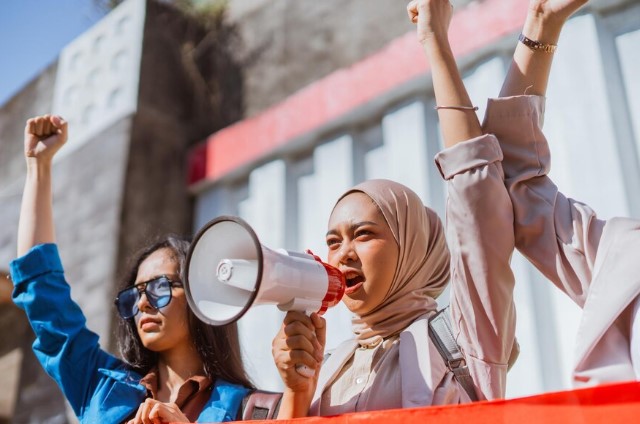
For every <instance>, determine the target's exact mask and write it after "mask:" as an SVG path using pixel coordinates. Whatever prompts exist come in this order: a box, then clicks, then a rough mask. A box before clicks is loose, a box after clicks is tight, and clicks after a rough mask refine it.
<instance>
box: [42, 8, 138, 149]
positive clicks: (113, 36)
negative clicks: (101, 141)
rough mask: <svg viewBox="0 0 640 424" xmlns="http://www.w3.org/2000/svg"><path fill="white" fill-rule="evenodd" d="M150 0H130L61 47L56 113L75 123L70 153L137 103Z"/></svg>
mask: <svg viewBox="0 0 640 424" xmlns="http://www.w3.org/2000/svg"><path fill="white" fill-rule="evenodd" d="M145 7H146V2H145V0H127V1H125V2H124V3H122V4H121V5H119V6H118V7H117V8H115V9H114V10H113V11H112V12H111V13H109V14H108V15H107V16H105V17H104V18H103V19H102V20H100V21H99V22H98V23H97V24H96V25H94V26H93V27H92V28H91V29H89V30H88V31H86V32H85V33H83V34H82V35H81V36H79V37H78V38H76V39H75V40H74V41H72V42H71V43H69V44H68V45H67V46H66V47H65V48H64V49H63V50H62V52H61V53H60V59H59V61H58V74H57V77H56V84H55V89H54V98H53V110H52V111H53V113H55V114H59V115H61V116H63V117H64V118H65V119H66V120H67V121H68V122H69V126H70V128H71V129H72V130H71V131H70V132H69V141H68V143H67V146H66V147H65V148H64V149H63V150H62V151H61V152H60V154H59V155H57V156H56V159H57V160H59V158H60V157H62V156H64V155H67V154H69V153H71V152H72V151H73V150H74V149H76V148H77V147H79V146H80V145H82V143H84V142H86V141H88V140H90V139H91V137H92V136H94V135H95V134H96V133H98V132H100V131H101V130H103V129H104V128H106V127H107V126H109V125H111V124H113V123H114V122H115V121H117V120H118V119H120V118H123V117H124V116H127V115H130V114H133V113H134V112H135V111H136V108H137V104H138V82H139V77H140V60H141V55H142V35H143V30H144V18H145Z"/></svg>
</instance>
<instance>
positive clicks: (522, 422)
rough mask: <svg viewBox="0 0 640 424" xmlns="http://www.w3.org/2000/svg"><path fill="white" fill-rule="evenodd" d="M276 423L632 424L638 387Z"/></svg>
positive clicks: (639, 405) (638, 411) (637, 417)
mask: <svg viewBox="0 0 640 424" xmlns="http://www.w3.org/2000/svg"><path fill="white" fill-rule="evenodd" d="M254 422H262V421H254ZM264 422H265V423H266V422H267V421H264ZM279 422H282V423H287V422H289V423H295V424H320V423H321V424H347V423H348V424H357V423H367V424H372V423H376V424H410V423H429V424H434V423H435V424H446V423H468V424H485V423H486V424H496V423H516V424H533V423H535V424H539V423H544V424H572V423H580V424H590V423H625V424H631V423H636V422H640V382H631V383H621V384H612V385H605V386H598V387H592V388H587V389H579V390H569V391H564V392H554V393H545V394H543V395H537V396H531V397H526V398H518V399H509V400H497V401H486V402H476V403H471V404H465V405H449V406H432V407H425V408H412V409H393V410H387V411H376V412H360V413H355V414H344V415H338V416H333V417H313V418H299V419H295V420H286V421H279Z"/></svg>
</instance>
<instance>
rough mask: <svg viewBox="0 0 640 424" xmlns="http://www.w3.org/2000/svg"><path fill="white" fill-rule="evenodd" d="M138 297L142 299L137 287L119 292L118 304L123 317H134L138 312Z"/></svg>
mask: <svg viewBox="0 0 640 424" xmlns="http://www.w3.org/2000/svg"><path fill="white" fill-rule="evenodd" d="M138 299H140V293H138V289H137V288H135V287H131V288H129V289H126V290H123V291H121V292H120V293H118V297H117V298H116V306H117V307H118V313H119V314H120V316H121V317H122V318H123V319H129V318H133V317H134V316H135V315H136V314H137V313H138Z"/></svg>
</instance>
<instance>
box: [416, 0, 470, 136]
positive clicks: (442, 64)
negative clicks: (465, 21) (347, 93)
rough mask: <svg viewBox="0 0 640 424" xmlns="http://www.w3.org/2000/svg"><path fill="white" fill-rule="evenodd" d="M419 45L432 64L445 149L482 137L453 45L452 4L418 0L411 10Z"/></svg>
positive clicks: (447, 0) (437, 0)
mask: <svg viewBox="0 0 640 424" xmlns="http://www.w3.org/2000/svg"><path fill="white" fill-rule="evenodd" d="M407 12H408V13H409V18H410V19H411V21H412V22H414V23H416V24H417V31H418V41H419V42H420V44H421V45H422V47H423V49H424V52H425V54H426V55H427V59H428V60H429V63H430V64H431V70H432V75H433V88H434V91H435V97H436V105H437V106H436V107H437V108H438V117H439V119H440V125H441V129H442V136H443V138H444V145H445V147H451V146H453V145H455V144H457V143H459V142H461V141H464V140H468V139H470V138H474V137H478V136H480V135H482V129H481V127H480V122H479V121H478V117H477V116H476V114H475V108H474V107H473V105H472V104H471V100H470V99H469V94H468V93H467V90H466V88H465V87H464V84H463V83H462V78H461V77H460V72H458V67H457V65H456V61H455V57H454V56H453V52H452V51H451V45H450V44H449V36H448V34H447V32H448V30H449V23H450V22H451V16H452V13H453V6H452V5H451V3H449V0H414V1H412V2H410V3H409V5H408V6H407Z"/></svg>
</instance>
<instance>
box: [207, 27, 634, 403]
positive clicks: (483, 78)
mask: <svg viewBox="0 0 640 424" xmlns="http://www.w3.org/2000/svg"><path fill="white" fill-rule="evenodd" d="M639 26H640V25H639ZM598 31H603V29H602V26H599V23H598V20H597V19H595V18H594V17H593V16H591V15H583V16H579V17H577V18H574V19H572V20H571V21H570V22H569V24H568V25H567V27H566V29H565V31H564V33H563V35H562V38H561V39H560V42H559V45H560V48H559V50H558V53H557V55H556V56H557V58H556V59H555V64H554V68H553V72H552V78H551V81H550V85H549V90H548V99H547V115H546V119H545V122H546V123H545V133H546V134H547V136H548V138H549V140H550V143H551V149H552V155H553V168H552V171H551V177H552V178H553V179H554V181H555V182H556V184H557V185H558V186H559V187H560V189H561V191H563V192H564V193H565V194H566V195H568V196H570V197H574V198H576V199H579V200H581V201H584V202H585V203H587V204H589V205H591V206H592V207H593V208H594V209H595V210H596V211H598V213H599V214H600V216H601V217H603V218H609V217H613V216H620V215H623V216H625V215H628V214H629V210H630V208H629V199H628V198H627V197H626V196H627V194H626V193H625V191H624V177H625V172H626V171H625V169H623V166H622V164H621V161H620V154H619V153H618V149H617V145H616V132H617V128H615V125H614V122H613V120H612V117H611V116H612V115H611V111H612V110H613V109H612V104H611V103H612V102H618V101H622V100H620V99H616V98H615V96H614V97H612V96H608V94H609V92H608V89H609V86H608V84H607V78H609V77H610V76H609V73H611V67H610V66H609V65H608V63H607V62H606V61H603V57H607V56H606V55H603V51H601V50H600V49H601V48H602V47H601V46H602V44H601V43H600V42H599V37H602V33H601V32H600V33H599V32H598ZM616 37H617V38H615V45H616V47H617V50H618V53H619V57H620V59H619V60H620V69H621V72H622V75H623V79H624V81H623V84H624V90H625V93H626V99H625V100H624V101H626V102H628V105H627V106H624V105H622V107H628V108H629V110H630V116H631V123H630V125H632V126H633V128H632V130H633V133H634V134H635V143H636V145H637V146H638V149H637V150H638V151H640V83H639V82H638V78H636V77H635V76H636V75H637V74H638V69H640V59H638V56H637V55H636V54H635V53H636V51H637V46H638V44H640V29H638V27H637V26H636V28H635V29H632V30H631V32H627V33H623V34H621V35H616ZM507 60H508V58H504V57H501V56H498V55H496V56H494V57H489V58H488V59H487V60H486V61H484V62H482V63H480V64H478V65H476V66H475V67H473V69H468V70H465V72H463V75H464V80H465V84H466V86H467V88H468V89H469V92H470V95H471V99H472V102H473V103H474V104H475V105H477V106H479V107H480V110H479V112H478V116H479V117H480V118H482V117H483V114H484V109H485V106H486V98H487V97H494V96H496V95H497V94H498V92H499V90H500V86H501V84H502V80H503V78H504V75H505V70H506V64H507ZM396 104H399V105H400V106H396V107H394V108H392V109H389V110H388V111H387V112H386V113H385V114H384V116H383V117H382V119H381V120H380V122H379V125H380V129H381V130H380V132H381V134H382V139H383V140H382V143H381V144H378V145H375V143H374V146H373V147H372V145H365V144H366V143H369V142H370V140H369V141H363V139H362V138H360V137H358V136H354V137H353V138H352V137H350V136H349V135H343V136H340V137H337V138H334V139H329V141H327V140H318V145H317V147H316V148H315V150H314V151H313V153H312V154H311V156H307V158H306V159H304V161H307V162H305V163H306V165H305V166H307V167H308V168H309V169H308V170H307V171H308V172H302V173H300V172H298V174H295V176H294V177H293V178H294V179H295V181H289V183H288V184H285V181H284V178H285V175H286V170H285V169H284V168H286V166H285V165H283V164H278V165H275V164H269V165H266V166H263V167H261V168H258V169H257V170H255V171H254V172H253V173H252V174H251V177H250V180H249V193H250V194H249V198H248V199H247V201H245V202H241V203H240V204H239V211H240V214H241V215H243V216H245V217H247V219H249V220H250V221H252V222H255V225H256V231H257V232H258V234H259V235H260V236H261V237H264V239H265V240H269V243H271V245H272V246H274V247H277V246H279V245H281V243H284V241H285V235H286V234H288V235H289V236H291V233H290V231H294V232H295V234H293V237H286V239H287V240H295V242H294V243H293V244H295V246H287V247H292V248H294V249H297V250H303V249H305V248H311V249H312V250H314V251H315V252H316V253H317V254H319V255H320V256H322V257H326V247H325V245H324V233H325V231H326V225H327V219H328V217H329V214H330V211H331V208H332V207H333V205H334V203H335V201H336V199H337V197H338V196H339V195H340V194H341V193H342V192H343V191H344V190H345V189H347V188H348V187H350V186H351V185H352V184H353V183H356V182H358V181H353V179H354V178H356V177H355V176H356V175H360V176H361V177H364V178H389V179H394V180H397V181H400V182H402V183H404V184H406V185H408V186H409V187H411V188H413V189H414V190H415V191H416V192H417V193H418V194H419V195H420V196H421V198H422V199H423V201H425V203H429V201H430V199H433V198H434V197H432V194H433V193H430V192H429V190H431V191H433V190H434V187H436V188H437V187H440V186H438V184H443V183H442V182H436V181H432V180H429V178H432V179H433V178H434V177H433V176H431V175H432V174H430V167H433V161H432V158H431V157H429V156H430V155H429V154H428V153H427V152H432V151H434V147H435V150H437V146H438V144H439V143H440V140H438V139H431V138H437V137H434V136H433V135H432V134H433V131H432V130H433V127H434V126H436V125H437V124H436V123H435V122H431V120H432V119H433V118H432V115H430V113H431V112H432V111H431V110H427V109H426V108H427V106H426V105H429V100H427V101H425V100H424V99H417V98H408V99H405V101H404V102H402V99H399V102H398V103H396ZM430 107H431V106H429V108H430ZM617 107H619V105H617ZM365 127H366V128H375V127H371V123H370V122H367V125H366V126H365ZM353 128H354V131H361V128H362V126H361V123H360V122H354V123H353ZM349 130H351V128H350V127H349V126H348V125H347V127H346V128H345V131H344V133H345V134H347V133H348V131H349ZM366 131H369V130H366ZM369 132H370V131H369ZM358 143H360V144H358ZM358 155H360V156H358ZM301 164H302V162H301ZM287 166H292V165H291V163H289V164H288V165H287ZM359 167H363V169H360V168H359ZM301 168H304V167H301ZM290 175H291V174H290ZM278 184H279V186H278ZM285 186H286V187H288V190H289V191H290V192H286V190H284V189H283V187H285ZM278 187H279V188H278ZM216 190H217V193H218V195H217V196H218V197H224V195H221V194H220V193H224V190H221V189H220V188H218V189H216ZM228 192H229V193H231V192H232V190H230V189H229V190H228ZM229 193H227V195H229ZM266 193H270V194H269V195H267V194H266ZM206 196H208V195H206V194H205V195H204V196H203V199H204V198H206ZM287 196H294V197H293V198H295V199H296V201H295V202H294V203H295V204H294V207H293V208H294V209H295V210H287V211H285V210H284V209H283V208H282V206H281V205H284V204H286V198H287ZM435 198H436V199H437V198H438V197H437V196H435ZM227 199H229V197H228V196H227ZM227 203H228V202H227ZM440 203H441V202H438V201H436V202H435V204H433V205H430V206H432V207H434V209H436V210H438V211H442V207H443V205H442V204H440ZM206 204H207V202H204V201H203V202H202V203H201V205H202V208H201V209H203V211H204V210H205V209H208V208H209V207H210V206H206ZM222 204H225V203H224V202H222ZM209 205H210V203H209ZM290 207H291V205H290ZM287 213H288V214H292V213H293V214H295V217H296V225H297V228H293V229H292V228H286V225H287V224H286V223H285V222H283V217H284V216H286V215H287ZM201 214H202V213H201ZM512 264H513V269H514V273H515V275H516V280H517V285H516V291H515V301H516V307H517V310H518V325H517V331H516V335H517V337H518V340H519V343H520V346H521V354H520V358H519V360H518V362H517V363H516V365H515V367H514V368H513V369H512V371H511V373H510V375H509V379H508V386H507V396H508V397H517V396H524V395H529V394H535V393H540V392H543V391H550V390H561V389H566V388H570V386H571V381H570V376H571V370H572V368H573V349H574V344H575V343H574V342H575V334H576V330H577V327H578V324H579V319H580V310H579V309H578V308H577V307H576V306H575V305H574V304H573V303H572V302H571V301H570V300H569V299H568V298H567V297H566V296H565V295H563V294H562V293H560V292H559V291H558V290H557V289H555V288H554V287H553V286H552V285H551V284H550V283H549V282H548V281H546V280H545V279H544V278H543V277H542V275H541V274H540V273H539V272H537V271H536V270H535V269H533V267H532V266H531V265H530V264H529V263H528V262H527V261H526V259H524V258H523V257H521V256H520V255H519V254H517V253H516V254H515V255H514V258H513V262H512ZM447 299H448V296H447V295H446V294H445V295H444V296H443V297H442V298H441V299H440V301H441V304H444V303H446V301H447ZM264 314H265V315H262V319H261V320H257V319H256V320H254V321H252V324H251V326H248V325H245V324H246V323H243V330H245V331H247V332H251V334H252V335H253V337H252V339H251V341H250V344H251V345H252V346H251V347H250V349H256V346H261V348H263V349H267V352H270V348H268V342H270V340H271V338H272V337H273V334H275V329H276V327H273V328H270V327H269V328H268V326H267V325H266V324H265V322H267V321H269V322H271V321H277V320H278V314H277V313H274V312H273V311H270V312H268V313H267V312H265V313H264ZM264 317H268V319H264ZM327 319H328V326H329V343H328V348H329V349H331V348H333V347H335V345H336V344H337V343H339V342H340V341H341V340H343V339H345V338H348V337H351V332H350V315H349V312H348V311H347V310H346V309H345V308H344V307H342V306H341V307H339V308H335V309H334V310H333V311H330V312H329V313H328V314H327ZM247 322H248V320H247ZM269 325H271V324H269ZM272 333H273V334H272ZM261 338H264V341H263V340H261ZM245 340H246V343H249V341H248V338H246V339H245ZM245 348H247V347H246V346H245ZM247 349H249V348H247ZM253 355H256V356H258V355H259V353H258V352H257V350H255V353H254V354H252V357H253ZM262 358H263V360H264V362H261V364H263V365H264V364H267V362H268V361H269V360H270V357H269V355H266V356H263V357H262ZM252 360H253V359H252ZM261 360H262V359H261ZM263 365H261V370H264V369H265V367H267V365H264V366H263ZM270 375H273V374H270ZM269 378H270V377H268V376H265V377H264V378H262V377H261V378H260V380H257V381H258V382H260V383H261V382H264V384H261V385H262V386H263V387H266V388H275V387H279V381H278V380H277V379H276V381H275V382H273V381H269Z"/></svg>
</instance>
